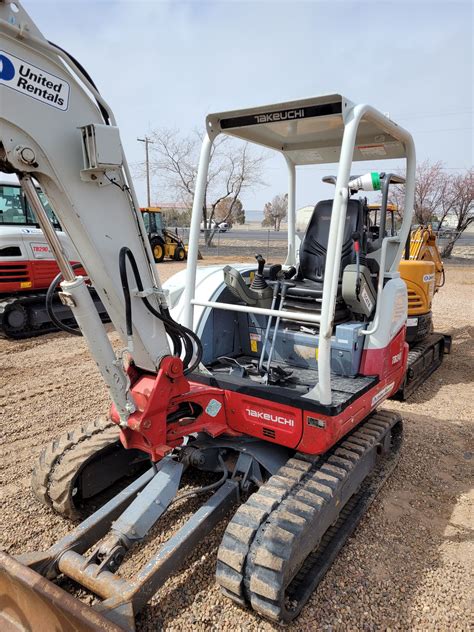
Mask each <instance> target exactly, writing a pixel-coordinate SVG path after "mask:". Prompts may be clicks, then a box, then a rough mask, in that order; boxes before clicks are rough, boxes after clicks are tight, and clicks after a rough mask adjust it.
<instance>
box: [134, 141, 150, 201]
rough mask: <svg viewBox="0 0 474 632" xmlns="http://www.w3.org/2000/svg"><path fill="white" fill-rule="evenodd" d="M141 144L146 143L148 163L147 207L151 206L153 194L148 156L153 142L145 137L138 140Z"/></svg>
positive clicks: (146, 159)
mask: <svg viewBox="0 0 474 632" xmlns="http://www.w3.org/2000/svg"><path fill="white" fill-rule="evenodd" d="M137 140H138V141H140V142H141V143H145V163H146V194H147V206H148V207H150V206H151V192H150V160H149V155H148V145H153V141H152V140H150V139H149V138H148V136H145V138H137Z"/></svg>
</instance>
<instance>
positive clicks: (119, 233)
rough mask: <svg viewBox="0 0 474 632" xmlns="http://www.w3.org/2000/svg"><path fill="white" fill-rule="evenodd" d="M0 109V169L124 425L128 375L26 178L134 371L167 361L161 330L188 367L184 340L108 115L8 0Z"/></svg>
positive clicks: (0, 21)
mask: <svg viewBox="0 0 474 632" xmlns="http://www.w3.org/2000/svg"><path fill="white" fill-rule="evenodd" d="M0 102H1V112H0V169H1V170H2V171H5V172H10V173H16V174H17V175H18V177H19V179H20V182H21V184H22V187H23V189H24V191H25V193H26V195H27V196H28V199H29V201H30V203H31V204H32V206H33V208H34V209H35V212H36V213H37V215H38V220H39V222H40V224H41V227H42V229H43V231H44V233H45V235H46V238H47V239H48V242H49V244H50V247H51V249H52V250H53V252H54V253H55V256H56V258H57V260H58V263H59V265H60V269H61V272H62V273H63V276H64V279H65V281H64V282H63V283H62V286H61V287H62V300H63V302H65V303H67V304H68V305H69V306H70V307H71V308H72V310H73V312H74V315H75V317H76V320H77V321H78V323H79V325H80V327H81V330H82V333H83V334H84V336H85V338H86V339H87V342H88V345H89V347H90V350H91V353H92V354H93V356H94V359H95V361H96V363H97V365H98V367H99V369H100V371H101V373H102V376H103V378H104V380H105V381H106V383H107V385H108V387H109V390H110V393H111V397H112V400H113V402H114V404H115V407H116V409H117V411H118V414H119V416H120V420H121V425H123V426H124V425H125V424H126V421H127V419H128V416H129V415H130V414H131V413H133V412H134V410H135V408H136V406H135V403H134V402H133V400H132V397H131V395H130V393H129V389H128V384H129V379H128V376H127V374H126V372H125V371H124V369H123V366H122V362H120V361H117V358H116V356H115V353H114V351H113V349H112V347H111V345H110V342H109V340H108V337H107V335H106V332H105V330H104V328H103V326H102V324H101V323H100V320H99V319H98V317H97V314H96V312H95V309H94V307H93V304H92V302H91V299H90V297H89V295H88V292H87V290H86V287H85V284H84V279H82V277H75V275H74V273H73V271H72V269H71V267H70V264H69V262H68V261H67V258H66V257H65V254H64V252H62V247H61V244H60V242H59V241H58V239H57V236H56V234H55V231H54V230H53V229H52V227H51V225H50V223H49V221H48V220H47V218H46V216H45V214H44V212H42V210H41V208H40V205H39V203H38V199H37V195H38V194H37V191H36V187H35V183H34V181H36V182H37V183H39V185H40V187H41V189H42V190H43V191H44V192H45V194H46V195H47V198H48V200H49V202H50V204H51V206H52V207H53V209H54V212H55V213H56V215H57V217H58V218H59V221H60V223H61V225H62V226H63V228H64V230H65V232H66V233H67V234H68V235H69V237H70V239H71V241H72V243H73V244H74V246H75V248H76V250H77V252H79V253H81V257H82V259H83V260H84V261H87V270H88V274H89V277H90V278H91V280H92V282H93V284H94V286H95V288H96V289H97V292H98V294H99V296H100V298H101V300H102V303H103V304H104V306H105V308H106V309H107V312H108V314H109V316H110V318H111V320H112V322H113V324H114V326H115V328H116V330H117V332H118V333H119V335H120V337H121V339H122V343H123V345H124V346H125V347H126V348H127V349H128V351H129V352H130V353H131V355H132V357H133V362H134V364H135V365H136V366H137V367H138V368H139V369H141V370H143V371H146V372H151V373H156V372H157V371H158V368H159V366H160V363H161V361H162V359H163V358H164V357H166V356H169V355H171V350H170V346H169V342H168V340H169V339H170V338H169V337H168V336H167V335H166V334H167V332H168V334H170V336H171V340H173V342H174V352H175V353H177V354H178V355H179V354H180V351H181V349H182V348H183V344H182V340H183V336H184V339H185V345H184V347H185V348H186V349H187V351H186V353H185V358H186V361H187V362H188V363H189V362H190V356H192V355H193V353H192V351H190V343H189V337H188V338H186V334H183V330H182V328H181V329H180V326H178V325H176V324H175V323H172V324H170V320H169V314H168V311H167V306H166V300H165V297H164V295H163V292H162V289H161V285H160V281H159V278H158V276H157V273H156V269H155V265H154V260H153V256H152V253H151V250H150V246H149V243H148V239H147V234H146V230H145V227H144V224H143V220H142V217H141V213H140V210H139V206H138V203H137V198H136V195H135V191H134V188H133V183H132V181H131V177H130V171H129V168H128V165H127V160H126V158H125V155H124V152H123V148H122V144H121V140H120V134H119V129H118V127H117V126H116V122H115V118H114V115H113V113H112V111H111V109H110V108H109V106H108V105H107V103H106V102H105V101H104V100H103V98H102V97H101V96H100V94H99V92H98V90H97V88H96V86H95V85H94V83H93V81H92V79H91V78H90V77H89V76H88V74H87V73H86V71H85V70H84V69H83V68H82V67H81V66H80V64H79V63H78V62H76V61H75V60H74V59H73V58H72V57H71V56H70V55H68V53H66V52H65V51H63V50H62V49H61V48H59V47H57V46H55V45H54V44H52V43H50V42H48V41H47V40H46V39H45V38H44V37H43V35H42V34H41V32H40V31H39V30H38V28H37V27H36V25H35V24H34V22H33V21H32V19H31V18H30V16H29V15H28V14H27V12H26V11H25V10H24V9H23V7H22V6H21V4H20V3H19V2H15V3H13V2H10V0H0ZM32 178H34V181H33V180H32ZM180 336H181V338H180ZM178 339H179V340H178ZM191 346H192V343H191Z"/></svg>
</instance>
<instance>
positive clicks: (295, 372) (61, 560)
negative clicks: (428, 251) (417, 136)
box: [0, 0, 415, 631]
mask: <svg viewBox="0 0 474 632" xmlns="http://www.w3.org/2000/svg"><path fill="white" fill-rule="evenodd" d="M0 103H1V112H0V170H1V171H3V172H6V173H12V174H16V176H17V177H18V179H19V182H20V184H21V187H22V190H23V191H24V194H25V196H26V197H27V199H28V202H29V204H30V206H31V208H32V209H33V210H34V212H35V215H36V217H37V220H38V223H39V225H40V226H41V229H42V230H43V233H44V235H45V237H46V238H47V240H48V244H49V247H50V248H51V250H52V251H53V252H54V254H55V257H56V260H57V262H58V266H59V269H60V270H61V273H62V276H63V281H62V282H61V284H60V286H61V294H60V295H61V300H62V301H63V303H64V304H65V305H68V306H69V307H70V308H71V310H72V312H73V314H74V317H75V319H76V321H77V323H78V325H79V327H80V330H81V332H82V334H83V336H84V338H85V340H86V342H87V344H88V346H89V349H90V353H91V355H92V357H93V358H94V360H95V362H96V364H97V367H98V371H99V374H100V375H101V376H102V379H103V380H104V381H105V383H106V385H107V387H108V391H109V393H110V399H111V402H112V405H111V409H110V413H109V415H108V417H107V419H105V420H98V421H97V420H96V421H93V420H92V421H91V423H86V422H88V420H84V419H82V418H78V419H77V428H76V429H74V430H71V431H70V432H68V433H67V434H66V435H64V436H63V437H59V438H58V439H57V440H55V441H54V442H53V443H52V444H51V445H50V446H46V447H45V448H44V450H43V451H42V453H41V455H40V456H39V458H38V460H37V461H36V462H35V465H34V472H33V490H34V493H35V496H36V498H37V499H38V500H39V501H40V502H43V503H44V504H45V505H47V506H48V507H50V509H51V511H56V512H58V513H60V514H61V515H63V516H64V517H68V518H74V519H79V518H80V517H81V514H82V512H84V511H86V517H85V519H84V520H83V521H82V522H80V523H79V524H76V526H75V527H74V528H73V529H72V530H71V531H70V532H69V533H68V534H67V535H66V536H65V537H62V538H60V539H59V540H58V541H57V542H56V543H55V544H53V545H52V546H51V547H49V548H48V549H47V550H41V551H30V552H25V553H23V554H21V555H16V556H15V557H12V556H10V555H8V554H7V553H1V554H0V603H1V604H2V612H1V613H0V627H1V628H2V629H10V628H12V627H13V626H16V627H14V629H25V630H44V629H47V630H110V631H117V630H134V629H135V615H136V613H137V612H139V611H140V610H141V609H143V608H144V607H146V604H147V602H148V601H149V600H150V599H151V597H152V596H153V595H155V593H157V591H158V590H159V588H160V587H161V586H162V585H163V584H164V583H165V581H166V580H167V578H168V577H170V575H172V574H173V573H176V572H177V570H178V569H179V567H180V566H181V565H182V564H183V562H184V560H185V558H186V557H187V556H188V555H189V554H190V553H192V551H193V550H194V549H195V547H196V546H197V545H198V544H199V543H201V542H202V541H203V540H205V538H206V536H207V534H208V533H209V531H210V530H211V529H212V528H214V526H215V525H216V524H217V523H218V522H219V521H221V520H222V519H223V518H224V517H225V516H226V515H228V513H229V511H230V510H231V509H232V508H234V513H233V516H232V518H231V519H230V521H229V523H228V526H227V528H226V531H225V534H224V536H223V539H222V542H221V545H220V548H219V552H218V559H217V568H216V581H217V582H218V584H219V585H220V587H221V589H222V591H223V592H224V593H225V594H226V595H227V596H228V597H229V598H230V599H232V600H233V601H235V602H236V603H238V604H240V605H242V606H245V607H248V608H252V609H253V610H254V611H255V612H257V613H258V614H259V615H261V616H262V617H266V618H268V619H270V620H272V621H277V622H288V621H291V620H293V619H294V618H295V617H297V616H298V615H299V614H300V612H301V610H302V608H303V606H304V604H305V603H306V602H307V600H308V599H309V597H310V595H311V593H312V591H313V590H314V589H316V587H317V585H318V583H319V582H320V580H321V578H322V577H323V575H324V573H325V571H326V570H327V569H328V567H329V566H330V565H331V563H332V561H333V559H334V558H335V556H336V555H337V553H338V551H339V550H340V549H341V547H342V546H343V545H344V543H345V541H346V540H347V538H348V537H349V535H350V534H351V533H352V532H353V530H354V528H355V527H356V525H357V524H358V522H359V521H360V519H361V518H362V516H363V515H364V513H365V512H366V510H367V507H368V505H369V504H370V503H371V502H372V500H373V499H374V497H375V496H376V494H377V492H378V490H379V489H380V487H381V485H382V484H383V482H384V481H385V480H386V478H387V477H388V475H389V474H390V472H391V471H392V469H393V467H394V466H395V464H396V462H397V459H398V456H399V453H400V446H401V442H402V420H401V418H400V416H399V415H398V414H397V413H394V412H390V411H389V410H386V409H384V410H381V409H380V408H379V407H380V404H381V403H382V402H383V401H384V400H385V399H387V398H388V397H389V396H390V395H392V394H393V393H395V392H396V391H397V389H398V387H399V385H400V384H401V382H402V380H403V379H404V375H405V370H406V363H407V353H408V345H407V344H406V341H405V330H406V319H407V289H406V285H405V283H404V282H403V281H402V280H401V279H400V275H399V273H398V265H399V262H400V259H401V256H402V253H403V249H404V246H405V242H406V240H407V237H408V235H409V230H410V224H411V217H412V208H413V197H414V184H415V150H414V145H413V141H412V138H411V136H410V134H409V133H408V132H407V131H406V130H404V129H403V128H402V127H400V126H398V125H397V124H396V123H394V122H392V121H391V120H389V119H388V118H387V117H386V116H384V115H383V114H382V113H380V112H378V111H377V110H376V109H374V108H373V107H371V106H368V105H356V104H354V103H352V102H351V101H349V100H348V99H346V98H345V97H343V96H341V95H339V94H332V95H326V96H319V97H314V98H309V99H303V100H298V101H289V102H286V103H279V104H274V105H269V106H262V107H256V108H250V109H246V110H239V111H230V112H222V113H216V114H212V115H209V116H208V117H207V119H206V128H205V133H204V141H203V146H202V152H201V159H200V165H199V173H198V179H197V187H196V195H195V200H194V207H193V215H192V225H191V235H190V242H189V256H188V266H187V269H186V272H185V273H182V274H181V275H178V276H177V277H175V278H174V279H172V280H171V281H170V283H168V284H167V288H166V289H164V288H163V287H162V286H161V284H160V280H159V278H158V275H157V271H156V267H155V265H154V260H153V254H152V252H151V249H150V246H149V243H148V240H147V233H146V230H145V227H144V224H143V219H142V214H141V212H140V208H139V205H138V202H137V198H136V194H135V191H134V188H133V184H132V181H131V177H130V172H129V168H128V165H127V161H126V158H125V156H124V152H123V148H122V144H121V140H120V134H119V129H118V127H117V125H116V121H115V118H114V116H113V113H112V110H111V109H110V107H109V105H108V104H107V103H106V102H105V100H104V99H103V97H102V96H101V94H100V93H99V91H98V90H97V88H96V86H95V85H94V83H93V81H92V79H91V78H90V76H89V75H88V74H87V72H86V71H85V70H84V68H82V66H81V65H80V64H79V63H78V62H77V61H76V60H75V59H73V58H72V57H71V56H70V55H69V54H68V53H67V52H66V51H65V50H64V49H62V48H61V47H59V46H56V45H55V44H52V43H51V42H49V41H48V40H47V39H46V38H45V37H44V36H43V35H42V33H41V32H40V30H39V29H38V28H37V26H36V25H35V23H34V22H33V21H32V19H31V18H30V17H29V15H28V14H27V12H26V11H25V9H24V8H23V7H22V5H21V4H20V2H18V1H16V0H15V2H11V1H10V0H0ZM220 134H227V135H230V136H233V137H236V138H238V139H241V140H243V141H245V142H253V143H257V144H259V145H261V146H263V147H266V148H268V149H270V150H273V151H276V152H278V153H279V155H281V157H282V159H283V160H284V161H285V162H286V164H287V166H288V177H289V180H288V186H289V196H288V198H289V208H288V224H289V244H288V255H287V259H286V261H285V262H284V263H282V264H269V263H267V262H265V260H264V259H263V257H261V256H258V257H257V263H256V264H255V265H240V266H234V267H233V266H225V267H222V266H217V267H211V268H201V269H198V268H197V257H198V240H199V231H200V222H201V209H202V204H203V198H204V189H205V182H206V178H207V174H208V167H209V158H210V155H211V151H212V146H213V143H214V141H215V139H216V138H217V137H218V136H219V135H220ZM380 158H383V159H387V158H399V159H403V160H404V161H405V165H406V173H405V178H406V184H405V186H406V195H405V199H406V208H405V210H404V214H403V223H402V225H401V228H400V230H399V232H398V234H397V235H386V234H378V235H374V234H373V233H372V232H371V231H370V225H369V209H368V206H367V201H366V200H365V198H364V197H360V196H359V192H360V191H364V190H368V189H370V190H373V189H377V188H378V187H379V186H380V180H381V178H382V179H383V174H382V175H381V174H379V173H378V172H375V171H374V172H371V173H369V174H366V175H365V176H357V175H351V166H352V163H353V162H354V161H371V162H372V163H373V162H375V161H377V160H378V159H380ZM334 162H338V163H339V167H338V171H337V177H336V178H335V189H334V196H333V198H331V199H327V200H322V201H320V202H318V204H316V206H315V209H314V211H313V215H312V218H311V220H310V223H309V225H308V229H307V231H306V234H305V237H304V239H303V240H302V243H301V246H300V248H299V261H298V262H297V258H296V242H295V191H296V174H297V171H298V167H299V166H302V165H303V166H304V165H310V164H325V163H334ZM38 187H39V188H40V189H41V191H42V192H43V193H44V195H45V196H46V198H47V200H48V202H49V204H50V205H51V207H52V209H53V211H54V213H55V215H56V217H57V218H58V220H59V222H60V224H61V226H62V227H63V229H64V231H65V232H66V233H67V235H68V236H69V238H70V240H71V242H72V244H73V246H74V248H75V250H76V251H77V253H78V254H79V256H80V259H81V261H82V262H83V263H84V266H85V267H86V269H87V271H88V274H89V277H90V279H91V281H92V283H93V285H94V287H95V289H96V291H97V293H98V295H99V297H100V299H101V301H102V303H103V305H104V307H105V309H106V310H107V313H108V314H109V316H110V318H111V320H112V323H113V325H114V327H115V329H116V330H117V332H118V334H119V336H120V339H121V341H122V344H121V348H120V349H119V350H118V351H117V352H115V351H114V349H113V348H112V346H111V343H110V341H109V338H108V336H107V333H106V331H105V329H104V326H103V324H102V322H101V320H100V317H99V315H98V313H97V310H96V309H95V307H94V304H93V301H92V299H91V297H90V294H89V291H88V289H87V285H86V283H85V279H84V278H83V277H82V276H76V274H75V271H74V270H73V269H72V267H71V264H70V262H69V258H68V257H67V256H66V254H65V253H64V251H63V248H62V245H61V242H60V241H59V239H58V236H57V233H56V232H55V230H54V229H53V228H52V225H51V223H50V222H49V220H48V217H47V215H46V214H45V210H44V206H43V205H42V204H41V200H40V199H39V193H38ZM98 379H99V375H98ZM87 396H88V393H87V392H84V397H85V398H87ZM65 401H67V398H66V399H65ZM32 421H33V420H32ZM38 432H41V429H40V428H38ZM34 457H35V455H22V458H31V459H32V460H33V459H34ZM190 468H197V469H199V470H202V471H205V472H208V473H209V479H210V480H211V481H212V482H210V483H209V484H208V485H206V486H204V487H201V488H193V489H192V490H191V492H189V491H182V490H181V491H180V490H179V488H180V485H182V474H183V472H184V471H186V470H188V469H190ZM124 477H128V478H129V480H128V481H126V486H125V487H124V488H122V489H121V491H118V492H117V493H115V494H113V493H112V491H113V489H114V486H115V485H116V484H117V483H118V481H119V480H121V479H123V478H124ZM104 494H105V500H102V501H101V498H102V499H103V498H104V496H103V495H104ZM191 494H193V495H196V494H202V496H203V502H202V504H201V506H200V508H199V509H198V510H197V511H196V512H195V513H194V514H192V516H191V517H190V518H189V519H188V521H187V522H186V523H185V524H184V526H182V527H181V528H179V529H177V530H176V531H175V532H174V534H173V535H172V536H171V537H170V538H169V539H168V540H167V541H166V542H165V544H164V545H163V546H161V547H160V548H159V549H158V550H157V551H156V552H155V553H154V554H153V555H152V556H151V557H150V559H148V560H147V562H146V564H145V565H144V566H143V567H142V568H141V569H140V570H139V572H138V573H137V574H136V575H135V576H134V577H132V578H130V577H127V576H126V575H125V574H122V572H121V570H122V562H123V560H124V558H125V556H128V555H130V554H133V550H134V549H137V548H139V547H140V545H141V543H143V541H144V539H145V538H146V537H147V535H148V534H149V533H150V530H151V529H152V528H153V527H154V525H156V524H157V522H158V521H159V519H160V517H161V516H162V515H163V514H164V513H165V512H166V511H167V510H168V508H169V507H170V506H171V505H172V504H173V503H175V502H178V501H179V502H181V503H185V502H186V499H187V498H188V497H189V496H190V495H191ZM101 495H102V496H101ZM91 499H94V504H95V506H96V507H97V506H98V507H99V509H96V510H95V511H94V512H93V513H92V514H90V515H87V507H88V503H89V501H90V500H91ZM33 502H36V501H33ZM65 577H66V578H69V579H71V580H73V582H74V583H75V584H76V585H79V586H80V587H81V588H82V590H81V592H80V594H81V598H82V595H85V594H86V593H90V594H91V595H92V596H93V598H92V600H91V599H88V600H87V601H88V603H86V602H85V601H82V600H81V599H79V598H75V597H73V596H72V595H71V594H69V593H68V592H66V590H65V588H62V587H60V586H59V585H58V582H60V581H61V578H65ZM88 604H91V605H88ZM302 616H303V617H304V614H303V615H302ZM8 626H10V627H8Z"/></svg>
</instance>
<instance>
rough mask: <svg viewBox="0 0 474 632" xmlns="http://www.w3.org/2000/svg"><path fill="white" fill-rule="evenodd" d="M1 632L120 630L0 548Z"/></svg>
mask: <svg viewBox="0 0 474 632" xmlns="http://www.w3.org/2000/svg"><path fill="white" fill-rule="evenodd" d="M0 630H2V632H92V631H96V632H99V631H100V632H123V630H122V628H120V627H118V626H117V625H115V624H114V623H112V622H111V621H109V620H107V619H106V618H104V617H103V616H101V615H100V614H98V613H97V612H95V610H93V609H92V608H90V607H89V606H87V605H85V604H83V603H82V602H81V601H79V600H78V599H75V598H74V597H72V596H71V595H69V594H68V593H66V592H65V591H64V590H62V588H59V586H56V584H53V583H52V582H50V581H49V580H48V579H46V578H45V577H43V576H42V575H39V574H38V573H36V572H35V571H33V570H32V569H31V568H28V567H27V566H23V564H20V563H19V562H17V560H15V559H14V558H13V557H11V556H10V555H7V554H6V553H3V552H1V551H0Z"/></svg>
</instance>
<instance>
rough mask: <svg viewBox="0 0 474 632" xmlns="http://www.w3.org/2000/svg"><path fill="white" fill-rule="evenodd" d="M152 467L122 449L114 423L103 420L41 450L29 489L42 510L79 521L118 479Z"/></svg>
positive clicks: (141, 456) (141, 457)
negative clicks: (47, 508) (45, 507)
mask: <svg viewBox="0 0 474 632" xmlns="http://www.w3.org/2000/svg"><path fill="white" fill-rule="evenodd" d="M148 464H149V461H148V459H147V458H146V455H144V454H142V453H141V452H139V451H138V450H126V449H125V448H124V447H123V446H122V444H121V443H120V441H119V429H118V427H117V425H116V424H114V423H112V422H111V421H109V420H108V419H105V418H101V419H96V420H95V421H93V422H92V423H90V424H88V425H87V426H83V427H79V428H76V429H74V430H72V431H70V432H67V433H65V434H64V435H62V436H61V437H59V438H57V439H54V440H53V441H52V443H51V444H50V445H48V446H46V447H45V448H43V450H42V452H41V454H40V456H39V458H38V460H37V462H36V464H35V466H34V468H33V472H32V476H31V487H32V490H33V493H34V495H35V496H36V498H37V499H38V500H39V501H40V502H41V503H42V504H43V505H46V506H48V507H51V508H52V509H54V511H55V512H56V513H58V514H60V515H61V516H63V517H65V518H69V519H70V520H76V519H78V518H81V517H82V516H83V515H84V514H85V513H87V510H88V509H90V508H91V505H92V506H94V505H95V504H96V503H97V502H98V500H100V494H103V492H105V491H106V490H108V489H109V488H111V487H112V486H113V485H114V484H115V483H116V482H117V481H119V480H120V479H123V478H125V477H127V476H135V475H138V474H140V473H141V472H142V471H144V469H145V468H146V467H148Z"/></svg>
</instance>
